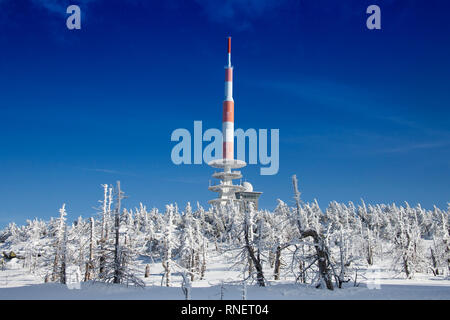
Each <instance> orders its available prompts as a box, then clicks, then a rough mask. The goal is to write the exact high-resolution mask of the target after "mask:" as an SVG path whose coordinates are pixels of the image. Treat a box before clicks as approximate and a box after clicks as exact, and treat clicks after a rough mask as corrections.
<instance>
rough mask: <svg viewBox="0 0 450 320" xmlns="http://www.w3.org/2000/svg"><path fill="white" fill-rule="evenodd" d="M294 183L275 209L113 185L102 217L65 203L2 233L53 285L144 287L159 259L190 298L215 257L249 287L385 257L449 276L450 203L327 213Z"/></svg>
mask: <svg viewBox="0 0 450 320" xmlns="http://www.w3.org/2000/svg"><path fill="white" fill-rule="evenodd" d="M292 186H293V189H294V190H293V191H294V201H290V202H289V201H288V202H284V201H282V200H278V204H277V206H276V208H275V209H274V210H273V211H268V210H255V208H254V207H253V206H251V205H250V206H245V208H243V207H241V206H239V205H237V204H233V203H227V204H226V205H222V206H214V207H210V208H208V209H205V208H203V207H202V206H201V205H200V204H198V203H197V204H196V206H195V207H192V206H191V204H190V203H188V204H187V205H186V206H185V207H184V209H183V210H182V211H181V212H179V209H178V206H177V205H176V204H169V205H167V206H166V209H165V212H164V213H161V212H160V211H159V210H158V209H157V208H152V209H147V207H146V206H145V205H143V204H142V203H140V204H139V206H138V207H137V208H134V209H130V208H122V205H123V202H124V199H125V197H124V193H123V191H121V189H120V184H119V183H118V184H117V186H116V187H115V188H113V187H112V186H110V185H107V184H104V185H102V186H101V188H102V189H101V191H102V192H101V201H99V203H100V204H99V206H98V208H96V209H95V210H96V211H97V213H98V214H97V215H94V216H92V217H89V218H83V217H78V218H76V219H75V220H74V221H73V222H68V220H67V212H66V206H65V205H63V206H62V207H61V209H60V210H59V215H58V216H57V218H52V219H51V220H50V221H48V222H46V221H42V220H37V219H34V220H28V221H27V222H26V224H25V225H23V226H18V225H16V224H14V223H10V224H9V225H8V226H7V227H6V228H4V229H3V230H1V231H0V246H1V250H2V251H3V259H12V257H13V256H17V257H20V259H22V260H21V263H22V266H23V267H24V268H25V269H26V270H27V272H31V273H33V274H35V275H37V276H39V277H41V279H42V280H43V281H46V282H60V283H64V282H65V267H66V266H69V265H70V266H72V265H75V266H78V267H79V268H80V270H81V272H82V274H84V279H83V280H84V281H102V282H108V283H117V284H125V285H129V284H132V285H137V286H143V285H144V282H143V279H145V277H147V278H149V277H151V276H152V275H154V271H153V270H154V269H153V267H151V268H152V269H150V265H151V263H154V264H155V263H158V264H159V263H160V264H161V265H162V266H163V272H162V273H161V274H160V275H161V285H164V286H173V285H176V284H175V283H180V282H179V281H180V280H181V278H180V277H182V278H183V279H184V280H183V283H184V284H183V286H184V288H185V289H186V290H187V291H189V295H188V296H186V295H185V297H187V298H190V289H187V288H188V286H190V285H191V283H192V282H195V281H200V280H203V279H205V278H206V280H208V273H207V271H208V268H209V263H210V260H211V259H212V258H213V257H212V256H210V255H214V256H215V257H214V259H223V260H227V262H230V265H231V269H233V270H236V271H239V274H240V275H242V274H243V275H244V280H243V279H242V278H241V276H238V277H237V278H236V279H228V278H225V277H224V278H223V279H220V280H222V283H223V282H229V281H233V280H234V283H236V284H239V285H242V286H243V285H244V283H248V284H257V285H259V286H266V285H269V284H270V282H271V281H278V280H285V279H292V281H293V282H295V283H299V284H300V285H311V286H315V287H319V288H325V289H330V290H331V289H335V288H345V287H346V286H348V285H352V284H356V283H357V280H359V279H361V277H360V276H359V275H360V274H361V269H370V268H372V266H374V265H377V264H382V263H383V262H385V261H388V262H389V263H388V264H386V265H388V267H390V268H391V269H392V270H394V271H396V272H398V273H401V274H402V275H403V276H404V277H405V278H413V277H415V276H416V275H417V274H418V273H421V274H428V275H430V276H439V277H448V276H449V275H450V237H449V228H450V223H449V215H450V204H449V206H448V207H447V208H446V209H440V208H437V207H434V208H432V210H427V209H424V208H422V207H421V206H420V205H416V206H415V207H412V206H410V205H409V204H408V203H404V204H402V205H396V204H366V203H365V202H364V201H361V203H360V204H353V203H352V202H349V203H345V204H344V203H338V202H336V201H332V202H331V203H330V204H329V205H328V206H327V208H325V209H324V210H322V209H321V208H320V206H319V204H318V202H317V201H313V202H311V203H306V202H304V201H302V199H301V197H300V195H301V194H300V191H299V189H298V181H297V178H296V177H293V179H292ZM216 261H217V260H216ZM357 275H358V277H357ZM146 281H147V280H146ZM222 287H224V285H223V284H222ZM189 288H190V287H189ZM187 291H184V292H185V293H186V294H188V292H187ZM222 294H223V293H222Z"/></svg>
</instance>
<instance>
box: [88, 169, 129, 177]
mask: <svg viewBox="0 0 450 320" xmlns="http://www.w3.org/2000/svg"><path fill="white" fill-rule="evenodd" d="M80 169H82V170H85V171H94V172H101V173H107V174H114V175H124V176H136V175H135V174H134V173H130V172H123V171H118V170H111V169H103V168H80Z"/></svg>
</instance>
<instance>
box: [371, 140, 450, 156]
mask: <svg viewBox="0 0 450 320" xmlns="http://www.w3.org/2000/svg"><path fill="white" fill-rule="evenodd" d="M449 145H450V141H438V142H425V143H416V144H408V145H402V146H399V147H395V148H387V149H382V150H379V151H378V153H406V152H410V151H415V150H422V149H435V148H442V147H446V146H449Z"/></svg>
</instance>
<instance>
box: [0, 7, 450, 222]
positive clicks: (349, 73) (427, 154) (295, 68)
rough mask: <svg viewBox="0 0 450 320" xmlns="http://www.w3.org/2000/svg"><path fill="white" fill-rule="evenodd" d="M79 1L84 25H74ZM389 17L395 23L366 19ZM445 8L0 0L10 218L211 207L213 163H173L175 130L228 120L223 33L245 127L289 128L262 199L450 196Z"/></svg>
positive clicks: (1, 196) (425, 202)
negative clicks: (111, 193) (118, 188)
mask: <svg viewBox="0 0 450 320" xmlns="http://www.w3.org/2000/svg"><path fill="white" fill-rule="evenodd" d="M69 4H78V5H80V7H81V10H82V29H81V30H76V31H69V30H67V28H66V26H65V20H66V17H67V16H68V15H67V14H66V13H65V9H66V7H67V6H68V5H69ZM370 4H378V5H379V6H380V7H381V19H382V30H375V31H371V30H368V29H367V28H366V26H365V24H366V18H367V15H366V13H365V11H366V8H367V6H368V5H370ZM449 12H450V5H449V4H446V2H445V1H424V0H422V1H419V0H412V1H407V2H405V1H400V0H390V1H361V0H358V1H356V0H350V1H341V2H337V1H331V0H330V1H325V0H319V1H317V0H314V1H312V0H302V1H293V0H281V1H274V0H264V1H262V0H258V1H257V0H247V1H238V0H233V1H228V2H226V1H206V0H197V1H189V2H187V1H174V0H171V1H161V3H160V2H159V1H158V2H157V1H151V2H150V1H143V0H129V1H104V0H84V1H75V0H73V1H64V0H58V1H50V0H48V1H45V0H0V112H1V117H0V173H1V174H0V179H1V180H0V203H1V205H0V225H5V224H6V223H8V222H9V221H16V222H17V223H23V222H24V221H25V219H26V218H33V217H40V218H44V219H48V218H49V217H50V216H56V215H57V209H58V208H59V207H60V206H61V204H62V203H63V202H65V203H66V204H67V209H68V212H69V214H70V215H71V216H72V218H75V217H77V216H79V215H83V216H90V215H92V214H93V213H95V209H93V207H95V206H97V205H98V203H97V201H98V200H99V199H101V197H102V189H101V187H100V185H101V184H103V183H108V184H111V183H115V181H116V180H120V181H121V183H122V186H123V189H124V190H125V192H126V193H127V194H128V196H129V198H128V199H127V200H126V202H125V206H127V207H134V206H136V205H138V204H139V202H143V203H144V204H146V205H147V206H148V207H153V206H155V207H158V208H160V209H163V208H164V205H165V204H167V203H170V202H177V203H178V205H179V206H180V207H184V206H185V204H186V202H187V201H191V202H194V203H195V202H196V201H200V203H201V204H203V205H206V202H207V200H208V199H211V198H213V197H214V196H215V194H213V193H212V192H210V191H208V190H207V186H208V181H209V180H210V179H211V178H210V175H211V173H212V172H213V169H212V168H209V167H208V166H206V165H185V166H183V165H182V166H176V165H174V164H173V163H172V162H171V160H170V152H171V149H172V147H173V146H174V145H175V143H174V142H171V141H170V135H171V133H172V131H173V130H175V129H177V128H187V129H189V130H192V129H193V122H194V120H202V121H203V127H204V128H205V129H206V128H220V126H221V119H222V115H221V112H222V99H223V79H224V70H223V66H224V65H225V63H226V40H225V38H226V36H228V35H231V36H232V37H233V58H232V60H233V65H234V67H235V70H234V98H235V122H236V124H235V125H236V127H237V128H243V129H247V128H256V129H258V128H267V129H271V128H278V129H280V170H279V173H278V174H277V175H274V176H261V175H259V169H260V166H259V165H253V166H249V167H246V168H244V169H243V173H244V175H245V177H246V178H247V179H248V180H249V181H250V182H252V183H253V185H254V188H255V189H256V190H258V191H262V192H264V193H263V195H262V197H261V207H263V208H268V209H272V208H274V207H275V205H276V199H277V198H280V199H283V200H285V201H291V199H292V190H291V189H292V188H291V181H290V177H291V175H292V174H297V176H298V178H299V181H300V188H301V191H302V196H303V198H304V200H306V201H312V200H313V199H314V198H317V199H318V201H319V203H320V204H321V206H323V207H324V208H325V206H326V205H327V204H328V202H329V201H331V200H337V201H339V202H347V201H355V202H358V201H359V200H360V198H364V200H365V201H366V202H369V203H380V202H382V203H391V202H397V203H401V202H403V201H408V202H409V203H410V204H413V205H415V204H417V203H421V204H422V206H424V207H427V208H432V205H433V204H436V205H437V206H439V207H443V208H445V207H446V206H447V202H448V201H449V200H450V198H449V194H450V110H449V105H450V90H449V87H450V80H449V70H450V58H449V57H450V41H449V40H450V21H449V20H448V13H449Z"/></svg>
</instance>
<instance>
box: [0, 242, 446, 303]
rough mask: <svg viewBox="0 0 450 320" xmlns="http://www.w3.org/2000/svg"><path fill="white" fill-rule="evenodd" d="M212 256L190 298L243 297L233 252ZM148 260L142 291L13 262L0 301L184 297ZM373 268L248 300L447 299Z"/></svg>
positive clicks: (439, 291) (440, 288)
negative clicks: (51, 275)
mask: <svg viewBox="0 0 450 320" xmlns="http://www.w3.org/2000/svg"><path fill="white" fill-rule="evenodd" d="M210 253H211V259H210V262H209V264H208V270H207V272H206V277H205V279H204V280H197V281H194V282H193V284H192V286H193V288H192V289H191V298H192V299H213V300H218V299H220V298H221V292H222V293H223V298H224V299H226V300H228V299H242V285H241V284H240V283H238V282H236V281H235V280H231V279H238V278H239V272H238V271H237V270H230V267H231V265H232V263H231V262H227V261H231V260H232V259H231V257H232V256H233V254H235V252H216V251H215V250H212V248H211V251H210ZM148 262H149V261H142V265H141V266H142V267H141V268H139V269H140V270H142V273H141V274H139V276H141V277H142V279H144V281H145V283H146V287H145V288H135V287H126V286H124V285H106V284H103V283H99V282H87V283H82V284H81V289H80V290H76V289H72V290H70V289H68V288H67V287H66V286H65V285H61V284H55V283H43V279H42V278H40V277H38V276H36V275H33V274H31V273H30V272H29V271H28V270H26V269H23V267H22V264H21V261H20V260H18V259H13V260H11V261H9V262H8V263H7V264H6V266H5V268H4V270H0V299H158V300H163V299H184V295H183V293H182V290H181V288H180V285H181V276H180V275H179V274H176V273H175V274H173V277H172V278H173V281H172V284H173V287H170V288H167V287H163V286H161V274H162V270H163V269H162V266H161V263H159V262H150V265H151V276H150V277H149V278H143V271H144V265H145V263H148ZM371 270H372V271H370V270H369V271H367V270H361V274H360V275H359V276H358V277H359V279H360V280H361V282H360V284H359V286H358V287H354V286H353V283H351V284H350V283H349V284H347V286H346V287H345V288H344V289H335V290H334V291H329V290H319V289H316V288H313V287H310V286H306V285H301V284H295V283H293V280H292V279H291V278H289V277H287V278H284V279H282V280H279V281H269V285H268V286H267V287H265V288H261V287H258V286H257V285H256V284H249V285H248V286H247V299H249V300H251V299H268V300H272V299H273V300H276V299H286V300H290V299H446V300H447V299H450V280H446V279H444V278H442V277H431V276H430V275H421V274H418V275H416V276H415V279H414V280H407V279H404V278H402V275H396V274H394V273H393V272H392V271H389V270H388V268H387V267H386V266H375V267H373V268H372V269H371ZM373 270H375V271H376V272H374V271H373ZM271 274H272V273H271V270H270V269H267V270H266V275H267V277H268V278H269V276H270V275H271ZM286 274H288V273H286ZM223 279H224V280H223ZM227 279H230V280H227ZM222 280H223V281H224V284H223V287H222V284H221V282H222ZM358 282H359V281H358ZM378 285H379V286H378ZM377 288H378V289H377Z"/></svg>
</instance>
